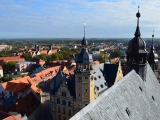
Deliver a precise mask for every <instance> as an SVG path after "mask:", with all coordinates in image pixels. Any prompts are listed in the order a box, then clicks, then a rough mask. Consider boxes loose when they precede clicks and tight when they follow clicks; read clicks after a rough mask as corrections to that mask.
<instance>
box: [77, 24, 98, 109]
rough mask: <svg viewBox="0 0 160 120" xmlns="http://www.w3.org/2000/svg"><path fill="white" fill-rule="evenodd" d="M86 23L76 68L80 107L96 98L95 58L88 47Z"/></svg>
mask: <svg viewBox="0 0 160 120" xmlns="http://www.w3.org/2000/svg"><path fill="white" fill-rule="evenodd" d="M85 25H86V24H85V23H84V37H83V40H82V42H81V45H82V50H81V52H80V53H79V55H78V56H77V58H76V70H75V89H76V100H77V102H78V104H79V109H81V108H83V107H85V106H86V105H87V104H89V103H90V102H92V101H93V100H94V99H95V94H94V93H95V92H94V79H93V78H94V77H93V68H92V63H93V58H92V55H91V54H89V52H88V49H87V45H88V42H87V40H86V38H85Z"/></svg>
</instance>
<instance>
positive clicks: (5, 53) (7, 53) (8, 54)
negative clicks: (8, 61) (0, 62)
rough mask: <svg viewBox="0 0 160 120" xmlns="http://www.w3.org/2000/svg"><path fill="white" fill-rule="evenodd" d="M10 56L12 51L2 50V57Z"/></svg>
mask: <svg viewBox="0 0 160 120" xmlns="http://www.w3.org/2000/svg"><path fill="white" fill-rule="evenodd" d="M9 56H11V53H10V51H6V50H2V51H1V52H0V57H9Z"/></svg>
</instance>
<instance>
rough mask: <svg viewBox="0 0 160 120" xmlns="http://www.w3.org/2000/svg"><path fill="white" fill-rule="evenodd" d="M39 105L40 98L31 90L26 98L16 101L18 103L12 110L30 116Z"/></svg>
mask: <svg viewBox="0 0 160 120" xmlns="http://www.w3.org/2000/svg"><path fill="white" fill-rule="evenodd" d="M39 105H40V102H39V100H38V99H37V98H36V97H35V95H34V94H33V93H32V92H30V93H29V94H28V95H26V96H25V97H24V98H22V99H20V100H18V102H16V104H15V105H14V106H13V107H11V109H10V111H12V112H18V113H20V114H21V115H22V116H23V115H25V114H26V116H29V115H30V114H31V113H32V112H33V111H34V110H35V109H36V108H37V107H38V106H39Z"/></svg>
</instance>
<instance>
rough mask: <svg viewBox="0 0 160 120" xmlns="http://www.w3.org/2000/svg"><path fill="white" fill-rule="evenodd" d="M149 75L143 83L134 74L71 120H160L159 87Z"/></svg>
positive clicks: (123, 79)
mask: <svg viewBox="0 0 160 120" xmlns="http://www.w3.org/2000/svg"><path fill="white" fill-rule="evenodd" d="M146 72H147V74H146V81H143V80H142V79H141V77H140V76H139V75H138V74H137V73H136V72H135V71H134V70H132V71H131V72H130V73H128V74H127V75H126V76H125V77H124V78H122V79H121V80H120V81H118V82H117V83H116V84H115V85H113V86H112V87H110V88H109V89H108V90H106V91H105V92H103V93H102V94H101V95H100V96H99V97H98V98H97V99H96V100H94V101H93V102H92V103H90V104H89V105H88V106H86V107H85V108H83V109H82V110H81V111H79V112H78V113H77V114H76V115H74V116H73V117H72V118H71V119H70V120H91V119H92V120H104V119H105V120H160V97H159V96H160V92H159V91H160V84H159V83H158V81H157V78H156V77H155V75H154V73H153V71H152V69H151V67H150V66H149V64H147V71H146Z"/></svg>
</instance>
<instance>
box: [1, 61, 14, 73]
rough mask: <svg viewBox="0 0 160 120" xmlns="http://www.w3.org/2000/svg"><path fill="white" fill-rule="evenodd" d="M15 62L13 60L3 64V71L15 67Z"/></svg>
mask: <svg viewBox="0 0 160 120" xmlns="http://www.w3.org/2000/svg"><path fill="white" fill-rule="evenodd" d="M15 65H16V62H15V61H9V62H8V63H7V64H4V65H3V70H4V72H9V71H11V70H12V69H14V68H15Z"/></svg>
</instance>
